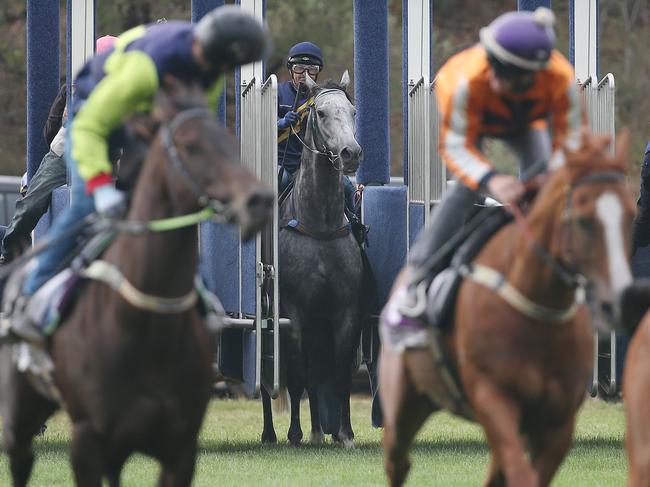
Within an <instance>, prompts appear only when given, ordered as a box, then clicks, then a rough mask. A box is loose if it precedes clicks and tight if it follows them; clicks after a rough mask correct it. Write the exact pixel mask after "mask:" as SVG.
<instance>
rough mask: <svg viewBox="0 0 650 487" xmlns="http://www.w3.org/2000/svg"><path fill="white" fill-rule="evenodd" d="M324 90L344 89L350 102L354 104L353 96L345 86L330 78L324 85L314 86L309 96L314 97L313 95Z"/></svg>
mask: <svg viewBox="0 0 650 487" xmlns="http://www.w3.org/2000/svg"><path fill="white" fill-rule="evenodd" d="M322 90H339V91H342V92H343V94H345V97H346V98H347V99H348V101H349V102H350V103H352V104H354V102H353V101H352V98H351V97H350V94H349V93H348V92H347V91H346V89H345V87H344V86H342V85H340V84H339V83H337V82H336V81H334V80H332V79H328V80H327V81H325V83H323V84H322V85H316V86H314V87H313V88H312V89H311V90H310V92H309V98H312V97H314V96H316V95H318V93H319V92H320V91H322Z"/></svg>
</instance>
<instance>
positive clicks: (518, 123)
mask: <svg viewBox="0 0 650 487" xmlns="http://www.w3.org/2000/svg"><path fill="white" fill-rule="evenodd" d="M553 22H554V18H553V13H552V12H551V11H550V10H549V9H546V8H543V7H540V8H538V9H537V10H535V12H528V11H519V12H509V13H506V14H503V15H501V16H499V17H498V18H496V19H495V20H494V21H493V22H492V23H491V24H490V25H488V26H487V27H485V28H483V29H481V31H480V43H479V44H477V45H475V46H473V47H470V48H468V49H466V50H464V51H461V52H459V53H458V54H456V55H454V56H453V57H451V58H450V59H449V60H448V61H447V62H446V63H445V64H444V65H443V66H442V68H440V71H439V72H438V74H437V76H436V80H435V89H436V97H437V103H438V111H439V115H440V134H439V151H440V154H441V157H442V160H443V162H444V163H445V165H446V166H447V168H448V170H449V171H450V172H451V173H452V174H453V175H454V176H455V178H456V179H457V181H456V183H455V184H453V185H452V186H451V187H449V188H448V191H447V193H446V195H445V197H444V198H443V200H442V201H441V203H440V204H438V205H437V206H436V208H435V209H434V212H433V215H432V219H431V224H430V225H429V226H428V227H427V228H425V229H424V230H423V231H422V232H421V234H420V235H419V237H418V239H417V241H416V243H415V244H414V245H413V246H412V247H411V252H410V254H409V258H408V266H409V267H410V268H411V269H410V270H411V274H412V275H414V274H416V273H415V272H413V270H414V269H419V270H420V271H421V272H417V275H418V276H423V275H425V274H426V275H427V277H426V278H424V280H425V281H429V282H430V281H431V280H432V279H433V277H434V276H435V271H434V270H433V269H423V267H425V264H426V265H428V264H427V261H429V262H430V261H431V258H430V256H431V255H432V254H434V253H435V252H436V251H438V250H439V249H440V248H441V247H442V245H443V244H444V243H445V242H447V241H448V240H449V239H450V238H452V237H453V236H454V235H455V234H456V233H457V232H458V231H459V230H460V229H461V228H462V226H463V224H464V222H465V220H466V217H467V215H468V213H469V211H470V210H471V208H472V206H473V204H474V203H475V202H476V201H477V198H478V197H479V196H480V193H489V194H491V195H492V196H493V197H494V198H496V199H497V200H498V201H500V202H501V203H503V204H504V205H509V204H513V203H515V202H516V201H517V200H518V199H519V198H520V197H521V196H522V195H523V193H524V185H523V184H522V182H521V181H520V179H519V178H518V177H516V176H512V175H508V174H502V173H499V172H498V171H497V169H496V168H495V167H494V165H493V164H492V163H491V162H490V161H489V159H488V157H487V156H486V155H485V154H484V153H483V152H482V143H483V141H484V139H486V138H497V139H500V140H503V141H504V142H505V143H506V144H507V145H508V146H509V148H510V149H512V151H513V152H514V153H515V155H516V156H517V158H518V159H519V173H520V176H524V177H526V178H528V177H530V176H533V175H535V174H537V173H540V172H544V171H545V170H546V169H547V167H549V166H555V165H560V164H562V163H563V152H562V151H561V150H560V149H561V148H562V147H563V145H564V144H565V143H569V144H571V143H573V144H576V143H578V142H579V130H580V128H581V127H582V125H583V123H584V122H585V118H584V112H583V109H582V104H581V99H580V96H579V92H578V87H577V84H576V82H575V78H574V73H573V67H572V66H571V64H570V63H569V62H568V61H567V59H566V58H565V57H564V56H563V55H562V54H561V53H559V52H558V51H557V50H555V49H554V44H555V34H554V32H553ZM421 279H422V277H419V278H418V277H414V278H412V279H410V281H412V282H409V284H408V285H407V286H405V287H404V289H401V290H396V292H395V293H394V294H393V298H392V299H391V302H389V303H388V304H387V305H386V308H385V309H384V314H383V318H384V324H385V325H387V326H384V328H386V329H390V328H391V326H392V327H394V328H395V329H399V328H400V326H401V325H405V326H406V327H410V329H413V328H414V327H415V328H417V327H418V326H420V328H423V327H422V326H421V324H422V323H423V319H424V317H423V316H420V317H416V318H413V315H414V314H415V313H411V314H410V316H409V317H406V316H405V314H406V313H400V311H399V310H400V309H401V310H404V309H409V307H411V309H414V308H413V306H414V305H413V303H414V301H415V294H414V293H415V289H416V288H417V287H418V285H420V284H422V282H423V281H422V280H421ZM420 287H421V286H420Z"/></svg>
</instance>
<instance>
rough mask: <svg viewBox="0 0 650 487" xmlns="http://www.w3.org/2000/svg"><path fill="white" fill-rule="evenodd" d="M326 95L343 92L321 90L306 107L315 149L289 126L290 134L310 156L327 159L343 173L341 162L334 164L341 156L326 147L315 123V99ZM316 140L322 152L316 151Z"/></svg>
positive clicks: (329, 89) (341, 91)
mask: <svg viewBox="0 0 650 487" xmlns="http://www.w3.org/2000/svg"><path fill="white" fill-rule="evenodd" d="M327 93H344V94H345V92H344V91H343V90H339V89H337V88H326V89H324V90H321V91H319V92H318V94H317V95H316V96H314V98H313V100H312V102H311V103H310V104H309V105H308V107H307V108H308V109H309V115H308V117H307V120H308V121H310V126H311V129H312V134H313V135H312V139H313V141H314V146H315V147H310V146H309V145H308V144H307V143H306V142H305V141H304V140H303V139H302V138H301V137H300V134H298V133H297V132H296V131H295V130H294V128H293V126H291V132H292V133H293V134H294V135H295V136H296V137H297V138H298V140H299V141H300V143H301V144H302V145H303V146H304V147H305V148H306V149H307V150H308V151H309V152H311V153H312V154H317V155H319V156H325V157H327V159H328V160H329V161H330V163H332V167H333V168H334V169H335V170H337V171H339V172H342V171H343V161H341V162H340V163H339V164H336V160H337V159H338V160H340V159H341V156H340V155H338V154H334V152H333V151H331V150H330V149H329V148H328V147H327V143H326V142H325V136H324V135H323V132H322V131H321V129H320V127H319V126H318V124H317V123H316V120H317V119H318V113H317V111H316V99H317V98H318V97H319V96H321V95H325V94H327ZM317 139H320V145H321V146H322V150H318V146H319V143H318V142H317Z"/></svg>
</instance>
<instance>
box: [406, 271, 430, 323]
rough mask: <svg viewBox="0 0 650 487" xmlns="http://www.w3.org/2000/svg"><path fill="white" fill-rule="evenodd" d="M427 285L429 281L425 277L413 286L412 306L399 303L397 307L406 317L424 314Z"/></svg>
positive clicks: (415, 317)
mask: <svg viewBox="0 0 650 487" xmlns="http://www.w3.org/2000/svg"><path fill="white" fill-rule="evenodd" d="M428 287H429V282H428V281H427V280H426V279H425V280H424V281H420V282H419V283H418V285H417V286H416V288H415V302H414V303H413V306H409V305H408V304H400V306H399V307H398V310H399V312H400V313H402V315H404V316H406V317H408V318H414V319H417V318H421V317H422V316H424V313H425V311H426V308H427V289H428ZM407 294H408V293H407Z"/></svg>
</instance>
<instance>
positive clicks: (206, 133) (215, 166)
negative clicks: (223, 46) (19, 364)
mask: <svg viewBox="0 0 650 487" xmlns="http://www.w3.org/2000/svg"><path fill="white" fill-rule="evenodd" d="M153 114H154V115H153V116H152V118H151V119H150V120H149V121H150V122H151V123H149V124H146V123H145V124H142V125H141V126H140V127H139V130H140V131H141V135H144V136H145V137H151V139H150V140H151V147H150V149H149V151H148V154H147V156H146V159H145V161H144V163H143V167H142V170H141V173H140V176H139V179H138V182H137V186H136V189H135V193H134V198H133V201H132V205H131V210H130V211H129V214H128V217H127V220H129V221H139V222H142V221H152V220H158V219H165V218H168V217H171V216H178V215H184V214H188V213H193V212H197V211H199V210H201V209H202V208H205V207H207V206H210V207H214V208H217V207H223V206H225V210H224V211H225V213H227V214H228V215H229V216H230V218H229V219H230V220H232V221H238V222H239V224H240V225H241V226H242V229H243V232H244V234H245V235H248V236H250V235H252V233H253V232H255V231H257V230H259V229H260V228H261V227H262V226H263V225H264V224H265V222H266V221H267V220H268V218H270V216H271V214H272V202H273V196H272V193H271V191H270V188H267V187H266V185H263V184H262V183H261V182H259V181H258V180H257V179H256V178H255V177H254V176H253V175H251V174H250V173H249V172H247V171H246V170H245V169H244V168H243V166H241V165H240V164H238V155H237V145H236V144H235V143H234V141H233V140H232V138H231V137H230V136H228V134H227V133H226V131H225V129H224V128H223V127H222V126H220V124H219V123H218V122H217V121H216V120H215V119H214V117H213V115H212V114H211V113H210V112H209V111H208V110H207V108H206V107H205V105H204V99H203V96H202V92H201V90H200V88H198V87H196V86H185V85H183V84H180V82H178V81H175V80H174V79H172V78H167V79H165V87H164V88H161V90H160V94H159V96H158V97H157V99H156V101H155V104H154V111H153ZM147 125H148V126H147ZM102 260H103V261H105V262H107V263H109V264H111V265H113V266H114V268H115V269H118V270H119V272H120V273H121V274H122V275H123V277H124V278H125V279H126V281H128V283H130V284H131V285H132V286H133V287H134V288H135V289H136V292H135V293H131V294H132V295H133V294H138V292H139V293H140V294H139V295H140V296H142V295H146V296H147V297H148V299H147V301H149V304H150V305H151V306H150V308H151V309H145V308H147V306H142V303H137V301H138V300H137V299H136V300H135V301H136V304H131V303H130V302H128V301H127V300H126V299H125V297H123V295H122V294H118V293H117V292H116V291H113V289H112V288H111V287H109V286H107V285H106V284H104V283H102V282H98V281H94V280H92V281H87V282H85V283H84V284H83V288H82V289H81V290H80V295H79V296H78V299H77V301H76V303H75V304H74V307H73V309H72V310H71V311H70V314H69V315H68V316H67V318H65V320H64V322H63V324H62V325H61V329H60V330H58V332H57V333H56V334H55V335H54V336H53V337H52V339H51V343H50V353H51V356H52V359H53V362H54V364H55V369H54V381H55V384H56V387H57V388H58V390H59V392H60V395H61V397H62V404H63V406H64V408H65V410H66V412H67V413H68V414H69V415H70V418H71V420H72V424H73V432H72V442H71V447H70V457H71V462H72V469H73V471H74V477H75V481H76V484H77V485H79V486H88V487H101V485H102V478H106V479H108V481H109V484H110V485H111V487H116V486H119V484H120V471H121V469H122V466H123V464H124V462H125V461H126V460H127V458H128V457H129V456H130V455H131V454H132V453H133V452H142V453H144V454H147V455H150V456H152V457H153V458H155V459H156V460H158V462H159V463H160V465H161V473H160V477H159V482H158V485H160V486H166V487H172V486H173V487H182V486H183V487H184V486H188V485H190V483H191V480H192V477H193V475H194V466H195V459H196V453H197V435H198V432H199V428H200V426H201V422H202V419H203V415H204V412H205V408H206V405H207V403H208V399H209V397H210V391H211V382H212V360H213V340H214V338H213V336H212V335H211V334H210V333H209V332H208V329H207V328H206V326H205V323H204V318H203V315H202V314H201V313H200V311H199V309H198V306H197V305H196V300H197V296H196V290H195V275H196V270H197V263H198V237H197V228H196V226H195V225H190V226H186V227H184V228H179V229H175V230H172V231H167V232H162V233H145V234H140V235H130V234H120V235H118V236H117V238H116V239H115V241H114V242H113V243H112V245H111V246H110V247H109V248H108V249H107V251H106V252H105V254H104V255H103V257H102ZM10 347H11V345H4V346H3V351H2V361H1V367H2V373H1V376H0V379H1V381H2V383H1V387H2V389H1V391H2V396H1V398H0V403H1V404H0V406H1V412H2V416H3V429H4V445H5V448H6V451H7V453H8V454H9V458H10V466H11V473H12V477H13V481H14V486H16V487H22V486H24V485H26V484H27V481H28V478H29V475H30V471H31V468H32V463H33V453H32V451H31V442H32V437H33V435H34V434H35V433H36V432H37V431H38V429H39V427H40V425H41V424H42V423H43V421H44V420H45V419H46V418H47V417H48V416H49V415H50V414H51V413H52V412H53V411H54V410H55V408H56V405H55V404H54V403H52V402H49V401H48V400H46V399H44V398H43V397H42V396H40V395H39V394H38V393H37V392H36V391H35V390H34V389H33V388H32V387H31V386H30V383H29V382H28V381H27V379H26V378H25V377H24V376H23V375H22V374H19V373H17V372H16V369H15V368H14V367H13V365H12V364H11V359H10V358H8V355H9V354H10V351H9V349H10Z"/></svg>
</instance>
